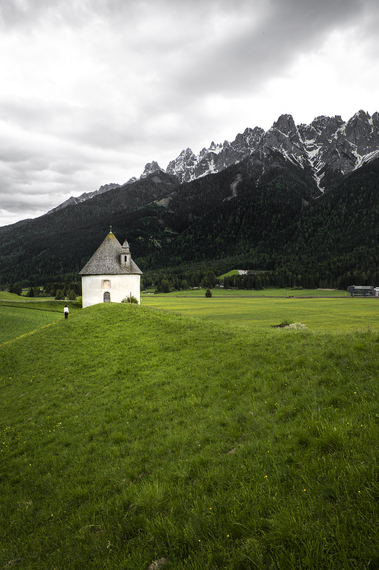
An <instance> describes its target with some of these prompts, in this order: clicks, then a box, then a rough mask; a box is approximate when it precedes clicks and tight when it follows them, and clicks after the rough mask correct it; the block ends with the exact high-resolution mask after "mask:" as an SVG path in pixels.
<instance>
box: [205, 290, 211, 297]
mask: <svg viewBox="0 0 379 570" xmlns="http://www.w3.org/2000/svg"><path fill="white" fill-rule="evenodd" d="M205 296H206V297H212V292H211V291H210V290H209V289H207V290H206V291H205Z"/></svg>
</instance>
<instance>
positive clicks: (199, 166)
mask: <svg viewBox="0 0 379 570" xmlns="http://www.w3.org/2000/svg"><path fill="white" fill-rule="evenodd" d="M378 171H379V114H378V113H374V114H373V115H372V116H370V115H369V114H368V113H365V112H364V111H359V112H358V113H356V114H355V115H354V116H353V117H352V118H351V119H349V121H347V122H344V121H343V120H342V119H341V117H339V116H335V117H324V116H323V117H317V118H316V119H314V121H312V123H310V124H309V125H296V124H295V122H294V120H293V118H292V116H291V115H282V116H281V117H279V119H278V120H277V121H276V122H275V123H274V124H273V126H272V127H271V129H269V130H268V131H266V132H265V131H263V129H260V128H258V127H256V128H254V129H250V128H247V129H245V131H244V132H243V134H238V135H237V136H236V138H235V140H234V141H233V142H231V143H229V142H228V141H225V142H224V143H222V144H215V143H212V144H211V145H210V147H209V148H208V149H203V150H202V151H201V152H200V153H199V154H198V155H195V154H194V153H193V152H192V151H191V149H186V150H183V151H182V152H181V153H180V155H179V156H178V157H177V158H176V159H174V160H172V161H170V162H169V164H168V166H167V168H166V169H162V168H160V167H159V165H158V164H157V163H156V162H154V161H153V162H151V163H148V164H147V165H146V167H145V169H144V172H143V173H142V175H141V176H140V177H139V179H132V180H129V181H128V182H127V183H125V184H121V185H119V184H109V185H105V186H102V187H101V188H100V189H99V190H98V191H95V192H92V193H87V194H83V195H82V196H80V197H79V198H70V199H69V200H68V201H66V202H65V203H63V204H61V205H60V206H58V207H57V208H54V210H51V211H50V212H49V213H47V214H45V215H44V216H41V217H39V218H36V219H35V220H26V221H23V222H19V223H18V224H13V225H11V226H5V227H3V228H0V239H1V243H0V279H1V283H3V284H5V283H10V282H15V281H23V282H31V283H32V284H36V283H41V282H44V281H46V280H53V279H55V278H57V277H58V276H63V275H67V274H70V275H76V274H77V273H78V271H79V270H80V269H81V267H82V266H83V265H84V264H85V263H86V261H87V260H88V258H89V257H90V256H91V255H92V253H93V252H94V251H95V249H96V248H97V247H98V245H99V244H100V243H101V242H102V240H103V239H104V235H106V233H107V232H108V231H109V227H110V226H111V225H112V228H113V231H114V233H115V234H116V235H118V236H119V238H120V239H125V237H127V239H128V241H129V243H130V245H131V248H132V254H133V258H134V259H135V260H136V262H137V263H138V265H139V266H140V267H141V269H142V270H143V271H145V272H146V271H149V270H153V269H154V270H158V269H160V270H166V271H168V270H169V271H179V270H180V268H183V267H189V266H191V264H192V265H194V264H207V265H208V266H209V264H213V266H214V267H217V268H218V269H219V270H223V269H225V270H227V269H228V268H229V269H232V268H234V267H233V266H235V265H236V264H243V266H244V268H247V269H249V268H251V269H256V270H266V271H268V270H270V271H282V270H283V271H284V270H286V271H291V272H297V273H300V274H303V275H305V274H307V275H310V273H312V274H314V275H313V277H314V279H316V281H317V279H319V280H320V279H322V280H323V281H325V280H329V281H330V282H332V281H333V283H334V282H335V283H337V281H338V280H340V281H341V279H342V280H343V283H344V284H345V282H347V281H349V279H355V280H357V279H359V280H361V281H364V280H367V279H368V275H369V277H370V278H372V279H373V278H374V275H375V271H376V270H377V264H376V259H377V254H378V244H379V230H378V229H377V228H379V201H378V198H377V196H378V189H379V188H378V185H379V182H378V180H379V176H378ZM326 228H328V230H327V231H326ZM375 278H376V277H375ZM352 284H353V283H352ZM356 284H357V283H356ZM363 284H364V283H363ZM378 284H379V274H378Z"/></svg>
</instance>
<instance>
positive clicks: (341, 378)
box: [0, 296, 379, 570]
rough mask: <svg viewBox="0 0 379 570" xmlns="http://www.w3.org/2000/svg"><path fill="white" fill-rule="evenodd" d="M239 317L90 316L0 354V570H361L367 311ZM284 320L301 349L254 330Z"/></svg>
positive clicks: (374, 371) (283, 334) (370, 530)
mask: <svg viewBox="0 0 379 570" xmlns="http://www.w3.org/2000/svg"><path fill="white" fill-rule="evenodd" d="M159 299H163V300H164V302H167V303H169V301H170V300H171V302H172V303H174V302H176V301H175V298H174V297H173V296H167V297H163V296H162V297H160V296H155V297H154V298H153V297H151V301H152V302H154V303H155V302H158V300H159ZM149 300H150V298H149ZM216 300H217V299H215V298H214V297H213V298H212V299H205V298H204V301H207V302H208V303H213V302H214V301H216ZM192 301H193V302H196V303H197V302H199V303H200V302H202V301H203V300H202V299H200V298H199V299H197V300H196V299H193V300H192ZM234 301H236V302H237V301H238V302H240V301H241V303H243V302H244V299H242V298H241V299H240V300H238V299H233V303H234ZM279 301H280V302H281V303H283V304H284V305H278V304H277V303H279ZM311 301H314V302H315V304H314V305H312V304H311ZM188 302H189V301H188V300H187V299H182V303H184V305H182V307H185V305H186V304H187V303H188ZM251 302H255V300H252V301H251ZM257 302H261V303H264V308H263V309H259V305H253V307H254V311H255V314H257V313H258V312H259V311H261V316H260V317H259V319H258V320H257V321H256V325H254V320H250V321H249V319H248V318H246V319H245V321H244V324H242V325H241V324H240V323H241V320H242V317H239V318H235V319H234V320H232V319H230V321H229V322H226V323H223V322H222V316H221V313H222V311H224V312H225V308H224V309H220V308H219V307H218V306H217V305H215V304H213V305H209V306H213V308H214V317H212V318H211V313H210V312H209V309H208V312H207V313H206V320H204V319H203V318H197V317H196V316H195V317H194V316H183V315H178V314H173V313H172V312H170V311H171V310H175V311H177V310H178V309H177V307H176V308H174V309H173V308H172V307H169V305H166V307H165V309H164V310H161V308H159V310H156V309H154V310H151V308H150V307H147V306H146V302H145V298H144V299H143V305H142V306H136V305H124V304H119V305H114V304H103V305H98V306H95V307H90V308H88V309H85V310H77V311H73V312H72V315H70V318H69V319H68V320H67V321H65V320H64V319H63V318H60V317H59V320H58V322H56V323H54V324H51V326H49V327H45V328H40V329H39V330H36V331H35V332H34V333H33V335H26V336H24V337H22V338H19V339H16V340H14V341H13V342H11V343H7V344H3V345H2V346H0V389H1V399H0V433H1V437H2V439H1V440H0V444H1V446H0V529H1V532H0V568H9V567H11V566H12V567H13V566H14V567H16V568H20V569H28V570H29V569H30V570H33V569H37V568H38V569H39V570H45V569H46V570H47V569H49V570H52V569H59V570H61V569H70V570H71V569H73V570H76V569H78V570H79V569H80V570H82V569H83V568H96V569H112V570H113V569H115V570H119V569H121V570H122V569H125V570H134V569H135V570H141V569H142V570H145V569H146V570H147V569H148V568H150V569H151V568H155V569H158V568H163V569H164V570H165V569H166V568H172V569H175V570H184V569H194V570H195V569H196V570H202V569H231V570H245V569H254V570H256V569H258V570H267V569H281V570H287V569H291V570H292V569H300V570H315V569H317V570H319V569H320V570H322V569H325V570H371V569H373V568H376V569H378V568H379V547H378V545H379V527H378V516H379V443H378V442H379V405H378V404H379V398H378V392H379V389H378V380H379V332H378V326H377V325H376V326H375V327H374V326H372V327H371V330H368V326H367V324H366V322H365V320H366V316H367V315H366V312H365V311H366V310H367V307H371V309H370V310H372V311H375V310H377V309H376V306H377V305H376V302H375V300H367V299H363V300H357V299H351V300H350V299H336V300H334V301H333V300H326V299H325V300H324V299H319V300H309V299H301V300H297V299H290V300H288V299H281V300H276V299H271V300H270V299H262V300H259V299H258V300H257ZM324 302H325V304H324ZM349 302H350V304H349ZM230 303H231V301H230ZM270 303H271V304H272V306H273V308H272V309H270V310H271V316H272V319H271V316H270V317H267V318H266V317H264V313H265V312H266V313H267V312H268V311H269V306H270V305H269V304H270ZM292 303H296V305H292ZM300 303H303V305H301V304H300ZM316 303H321V306H319V305H317V304H316ZM340 303H343V304H344V303H347V304H346V305H345V308H344V312H343V311H342V310H341V308H339V307H340ZM287 305H288V306H289V309H288V311H290V310H294V311H295V312H296V311H300V308H301V307H302V308H303V309H302V310H304V307H307V308H308V309H307V310H308V313H307V314H308V315H309V319H308V326H309V325H310V324H312V323H313V324H312V326H309V330H308V331H291V330H287V329H274V328H271V326H270V325H271V324H275V323H276V322H277V321H280V320H281V319H282V318H286V315H284V314H283V312H285V311H284V309H283V307H286V306H287ZM192 306H193V307H195V306H196V307H197V308H196V309H195V310H194V312H193V313H192V315H196V314H201V315H203V316H204V314H205V309H206V305H201V304H199V305H192ZM237 306H238V305H235V308H237ZM155 307H157V306H155ZM224 307H225V306H224ZM240 307H241V309H240V310H241V312H240V315H243V314H246V315H247V314H248V309H247V307H246V306H244V305H243V304H242V305H240ZM280 307H282V308H281V309H280ZM291 307H292V309H291ZM296 307H300V308H296ZM312 307H313V313H312ZM320 307H321V308H320ZM335 307H337V308H338V311H339V312H338V315H339V317H338V318H340V319H341V323H343V326H342V324H340V325H339V328H338V327H336V326H334V328H333V327H332V326H331V324H328V322H329V321H328V319H329V314H330V313H331V311H332V310H333V309H334V308H335ZM157 308H158V307H157ZM2 309H3V307H0V310H2ZM349 309H350V311H351V314H350V316H349V315H348V310H349ZM187 310H188V307H187ZM20 311H24V312H25V315H26V313H28V312H32V311H31V310H27V309H23V310H22V309H21V310H20ZM244 311H245V313H244ZM317 311H319V315H318V316H317ZM197 312H200V313H197ZM297 314H299V313H297ZM302 314H305V313H302ZM376 314H377V313H376ZM311 315H313V320H311V318H310V316H311ZM342 317H344V319H342ZM265 318H266V321H265ZM323 318H324V319H325V323H324V326H323V327H322V326H321V322H322V319H323ZM271 320H274V323H271ZM295 320H298V319H297V318H296V319H295ZM300 320H302V321H304V320H306V319H304V318H303V319H300ZM249 322H250V324H249ZM317 322H319V323H320V327H319V328H317V327H316V326H315V323H317ZM230 323H235V324H237V325H238V326H234V325H233V324H232V325H231V324H230ZM354 323H355V324H354ZM354 326H355V327H356V329H355V330H353V328H354ZM154 563H155V564H154Z"/></svg>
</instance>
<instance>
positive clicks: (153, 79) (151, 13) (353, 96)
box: [0, 0, 379, 226]
mask: <svg viewBox="0 0 379 570" xmlns="http://www.w3.org/2000/svg"><path fill="white" fill-rule="evenodd" d="M378 30H379V1H378V0H317V1H315V0H228V1H226V0H1V3H0V81H1V88H0V226H3V225H7V224H11V223H14V222H16V221H18V220H21V219H25V218H34V217H37V216H40V215H42V214H44V213H46V212H47V211H48V210H50V209H51V208H53V207H55V206H57V205H58V204H61V203H62V202H63V201H64V200H66V199H67V198H68V197H70V196H79V195H80V194H82V193H83V192H90V191H93V190H97V189H98V188H99V187H100V186H101V185H103V184H107V183H109V182H117V183H119V184H122V183H124V182H126V181H127V180H129V179H130V178H131V177H132V176H137V177H138V176H139V175H140V174H141V173H142V171H143V169H144V166H145V164H146V163H147V162H151V161H152V160H156V161H157V162H158V163H159V165H160V166H161V167H162V168H166V166H167V164H168V162H169V161H170V160H171V159H173V158H176V157H177V156H178V154H179V153H180V152H181V151H182V150H183V149H184V148H187V147H190V148H192V150H193V151H194V152H195V153H198V152H199V151H200V150H201V149H202V148H203V147H204V146H209V144H210V143H211V141H212V140H213V141H214V142H216V143H218V142H223V141H224V140H225V139H227V140H229V141H232V140H234V138H235V136H236V135H237V134H238V133H239V132H243V131H244V129H245V128H246V127H252V128H253V127H255V126H259V127H262V128H263V129H265V130H267V129H269V128H270V127H271V126H272V124H273V123H274V121H276V120H277V118H278V117H279V116H280V115H281V114H283V113H290V114H292V115H293V117H294V119H295V122H296V123H297V124H299V123H307V124H308V123H310V122H311V121H312V120H313V119H314V118H315V117H316V116H319V115H329V116H333V115H341V116H342V118H343V119H344V120H348V119H349V118H350V117H351V116H353V115H354V113H356V112H357V111H358V110H360V109H363V110H364V111H366V112H368V113H370V115H372V114H373V113H374V112H375V111H379V97H378V96H379V33H378Z"/></svg>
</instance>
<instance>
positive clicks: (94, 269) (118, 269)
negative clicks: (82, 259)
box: [79, 232, 142, 275]
mask: <svg viewBox="0 0 379 570" xmlns="http://www.w3.org/2000/svg"><path fill="white" fill-rule="evenodd" d="M125 242H126V244H127V247H128V249H129V245H128V242H127V241H126V240H125ZM125 242H124V247H123V246H122V245H121V244H120V242H119V241H118V239H117V238H116V237H115V235H114V234H113V233H112V232H109V234H108V235H107V237H106V238H105V240H104V241H103V243H102V244H101V245H100V246H99V247H98V248H97V250H96V251H95V253H94V254H93V256H92V257H91V259H90V260H89V261H88V263H86V265H85V266H84V267H83V269H82V270H81V271H79V275H128V274H129V275H142V271H141V270H140V269H139V267H138V266H137V265H136V264H135V263H134V261H133V260H132V259H130V264H129V265H121V263H120V254H121V253H123V252H125Z"/></svg>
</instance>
